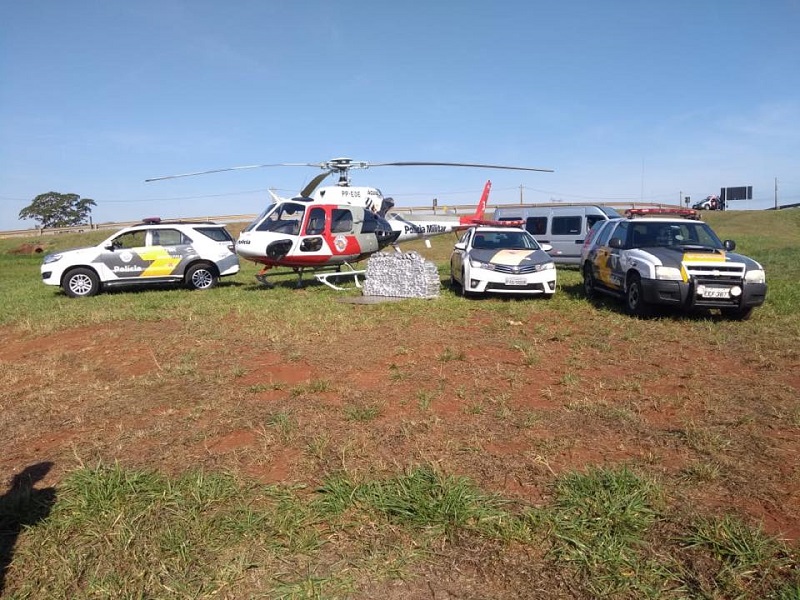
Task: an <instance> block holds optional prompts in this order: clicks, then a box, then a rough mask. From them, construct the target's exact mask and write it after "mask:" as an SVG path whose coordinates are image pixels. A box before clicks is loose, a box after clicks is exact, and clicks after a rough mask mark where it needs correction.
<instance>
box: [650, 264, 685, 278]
mask: <svg viewBox="0 0 800 600" xmlns="http://www.w3.org/2000/svg"><path fill="white" fill-rule="evenodd" d="M656 279H663V280H666V281H681V280H682V279H683V275H681V270H680V269H677V268H675V267H663V266H656Z"/></svg>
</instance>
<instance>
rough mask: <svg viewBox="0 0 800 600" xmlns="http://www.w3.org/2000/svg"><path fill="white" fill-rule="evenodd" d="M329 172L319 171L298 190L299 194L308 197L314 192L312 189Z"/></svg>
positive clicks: (329, 172)
mask: <svg viewBox="0 0 800 600" xmlns="http://www.w3.org/2000/svg"><path fill="white" fill-rule="evenodd" d="M330 174H331V171H325V172H324V173H320V174H319V175H317V176H316V177H314V179H312V180H311V181H310V182H309V184H308V185H307V186H306V187H304V188H303V189H302V190H300V196H301V197H303V198H310V197H311V194H313V193H314V190H315V189H317V186H318V185H319V184H320V183H322V181H323V180H324V179H325V178H326V177H327V176H328V175H330Z"/></svg>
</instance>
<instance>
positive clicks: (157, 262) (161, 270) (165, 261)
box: [139, 248, 181, 277]
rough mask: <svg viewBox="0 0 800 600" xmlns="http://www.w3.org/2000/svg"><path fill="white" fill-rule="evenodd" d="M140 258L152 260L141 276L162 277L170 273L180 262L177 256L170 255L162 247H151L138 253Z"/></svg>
mask: <svg viewBox="0 0 800 600" xmlns="http://www.w3.org/2000/svg"><path fill="white" fill-rule="evenodd" d="M139 256H140V257H141V258H142V260H151V261H153V262H152V263H151V264H150V265H149V266H148V267H147V268H146V269H145V270H144V271H143V272H142V275H141V276H142V277H162V276H165V275H171V274H172V272H173V271H174V270H175V268H176V267H177V266H178V264H180V262H181V258H180V257H179V256H171V255H170V254H169V253H168V252H167V251H166V250H164V248H152V249H149V250H145V251H144V252H142V253H140V254H139Z"/></svg>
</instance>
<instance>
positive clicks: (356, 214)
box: [326, 206, 377, 261]
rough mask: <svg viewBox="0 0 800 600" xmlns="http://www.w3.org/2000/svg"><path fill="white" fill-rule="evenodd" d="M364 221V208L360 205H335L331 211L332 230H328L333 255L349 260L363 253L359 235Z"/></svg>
mask: <svg viewBox="0 0 800 600" xmlns="http://www.w3.org/2000/svg"><path fill="white" fill-rule="evenodd" d="M363 221H364V209H363V208H360V207H358V206H333V207H331V212H330V230H329V231H326V233H327V236H326V241H327V242H328V244H329V246H330V249H331V253H332V255H333V257H335V258H337V259H340V260H344V261H348V260H356V259H357V258H358V257H359V256H361V254H362V249H361V245H360V244H359V236H357V235H356V233H357V232H360V231H361V224H362V223H363ZM376 250H377V248H376Z"/></svg>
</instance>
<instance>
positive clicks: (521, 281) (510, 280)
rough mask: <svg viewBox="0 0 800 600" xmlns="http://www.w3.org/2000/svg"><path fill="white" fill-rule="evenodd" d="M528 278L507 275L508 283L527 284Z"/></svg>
mask: <svg viewBox="0 0 800 600" xmlns="http://www.w3.org/2000/svg"><path fill="white" fill-rule="evenodd" d="M527 283H528V280H527V279H525V278H524V277H506V285H527Z"/></svg>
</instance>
